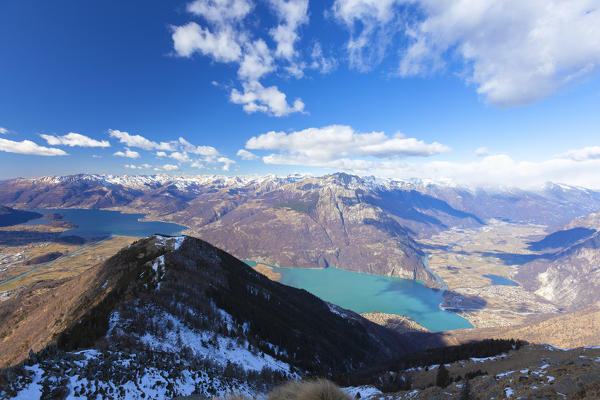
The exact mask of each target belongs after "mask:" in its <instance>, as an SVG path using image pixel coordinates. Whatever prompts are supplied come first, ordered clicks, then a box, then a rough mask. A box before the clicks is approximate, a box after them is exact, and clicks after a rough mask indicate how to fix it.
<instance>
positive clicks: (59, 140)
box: [40, 132, 110, 147]
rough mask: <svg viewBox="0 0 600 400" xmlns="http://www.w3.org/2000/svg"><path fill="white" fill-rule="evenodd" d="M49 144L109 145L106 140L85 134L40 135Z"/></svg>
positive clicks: (77, 145) (70, 145)
mask: <svg viewBox="0 0 600 400" xmlns="http://www.w3.org/2000/svg"><path fill="white" fill-rule="evenodd" d="M40 136H41V137H42V138H43V139H44V140H45V141H46V142H48V144H49V145H51V146H69V147H110V143H109V142H108V140H95V139H92V138H90V137H87V136H85V135H82V134H79V133H75V132H70V133H68V134H66V135H63V136H54V135H40Z"/></svg>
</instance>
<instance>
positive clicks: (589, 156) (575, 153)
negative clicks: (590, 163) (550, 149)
mask: <svg viewBox="0 0 600 400" xmlns="http://www.w3.org/2000/svg"><path fill="white" fill-rule="evenodd" d="M560 157H563V158H569V159H571V160H574V161H587V160H600V146H590V147H584V148H582V149H576V150H569V151H567V152H566V153H563V154H561V155H560Z"/></svg>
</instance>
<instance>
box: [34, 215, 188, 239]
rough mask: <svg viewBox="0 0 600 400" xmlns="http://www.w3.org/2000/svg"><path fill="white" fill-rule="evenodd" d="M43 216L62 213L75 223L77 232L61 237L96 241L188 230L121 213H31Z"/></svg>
mask: <svg viewBox="0 0 600 400" xmlns="http://www.w3.org/2000/svg"><path fill="white" fill-rule="evenodd" d="M30 211H35V212H38V213H40V214H51V213H58V214H62V215H63V216H64V218H63V221H68V222H72V223H74V224H76V225H77V228H74V229H69V230H67V231H65V232H63V233H62V234H61V236H69V235H75V236H81V237H84V238H96V237H104V236H110V235H123V236H135V237H144V236H150V235H152V234H155V233H161V234H164V235H178V234H179V233H181V231H183V230H184V229H186V227H185V226H182V225H177V224H171V223H167V222H156V221H139V219H141V218H144V214H123V213H120V212H119V211H108V210H83V209H38V210H30ZM45 223H48V221H47V220H46V219H44V218H38V219H33V220H30V221H27V222H26V224H27V225H37V224H45Z"/></svg>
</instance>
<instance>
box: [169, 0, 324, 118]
mask: <svg viewBox="0 0 600 400" xmlns="http://www.w3.org/2000/svg"><path fill="white" fill-rule="evenodd" d="M268 4H269V6H270V9H271V10H272V11H273V13H274V14H275V16H276V17H277V21H278V25H277V26H275V27H273V28H272V29H270V30H269V33H270V36H271V38H272V39H273V40H274V42H275V43H276V48H275V49H271V48H270V47H269V45H268V44H267V42H266V40H265V39H264V38H261V37H256V35H255V34H254V33H253V29H250V28H249V27H247V26H246V25H247V21H246V17H247V16H248V15H249V13H250V12H251V10H252V9H253V7H254V6H253V4H252V3H251V2H250V1H248V0H195V1H194V2H192V3H190V4H189V5H188V7H187V10H188V11H189V12H190V13H192V14H193V15H195V16H198V17H201V18H203V19H204V22H205V23H206V24H205V25H204V26H201V25H200V24H198V23H197V22H194V21H192V22H189V23H187V24H185V25H181V26H173V27H172V39H173V48H174V49H175V52H176V54H177V55H179V56H181V57H188V58H189V57H191V56H192V55H194V54H195V53H199V54H202V55H204V56H207V57H210V58H211V59H212V60H214V61H216V62H221V63H236V64H237V65H238V71H237V75H238V78H239V80H240V83H241V84H242V88H243V92H242V91H240V90H239V89H235V88H234V89H232V91H231V92H230V96H229V99H230V101H232V102H233V103H236V104H241V105H242V106H243V109H244V111H246V112H247V113H254V112H264V113H267V114H270V115H273V116H277V117H281V116H285V115H289V114H291V113H294V112H303V111H304V103H303V102H302V100H301V99H297V100H296V101H295V102H294V103H293V104H292V105H290V104H288V103H287V100H286V95H285V94H284V93H283V92H282V91H281V90H279V88H278V87H277V86H269V87H266V88H265V87H263V85H262V84H261V83H260V80H261V79H263V78H264V77H265V76H267V75H268V74H271V73H273V72H275V71H277V70H278V69H279V68H280V67H281V68H283V69H284V70H285V71H287V72H288V73H289V74H291V75H293V76H296V77H301V76H302V75H303V74H304V72H303V69H304V67H305V63H304V62H300V61H298V60H297V55H298V53H297V51H296V49H295V44H296V42H297V41H298V40H299V34H298V29H299V27H300V26H301V25H303V24H305V23H307V22H308V0H269V1H268ZM276 60H281V61H283V62H284V63H287V65H280V63H278V62H277V61H276ZM325 68H327V67H325Z"/></svg>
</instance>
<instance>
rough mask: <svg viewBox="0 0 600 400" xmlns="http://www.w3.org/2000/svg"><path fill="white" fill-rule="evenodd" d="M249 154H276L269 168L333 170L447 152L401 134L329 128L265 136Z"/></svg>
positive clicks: (250, 146)
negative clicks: (362, 161)
mask: <svg viewBox="0 0 600 400" xmlns="http://www.w3.org/2000/svg"><path fill="white" fill-rule="evenodd" d="M246 148H247V149H250V150H276V151H278V152H279V153H274V154H270V155H268V156H266V157H264V158H263V160H264V161H265V162H266V163H269V164H290V165H294V164H297V165H312V166H325V167H332V166H333V167H335V166H337V165H340V164H339V163H340V162H341V161H342V160H349V159H352V158H356V157H375V158H391V159H393V158H400V157H407V156H421V157H427V156H433V155H436V154H440V153H444V152H447V151H450V148H449V147H448V146H445V145H443V144H440V143H437V142H434V143H425V142H423V141H422V140H418V139H415V138H406V137H404V136H403V135H401V134H396V135H394V136H392V137H389V136H387V135H386V134H385V133H383V132H371V133H359V132H356V131H355V130H354V129H352V128H351V127H349V126H345V125H331V126H326V127H324V128H308V129H304V130H301V131H297V132H292V133H285V132H275V131H272V132H268V133H265V134H262V135H259V136H255V137H252V138H250V139H249V140H248V141H247V142H246Z"/></svg>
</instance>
